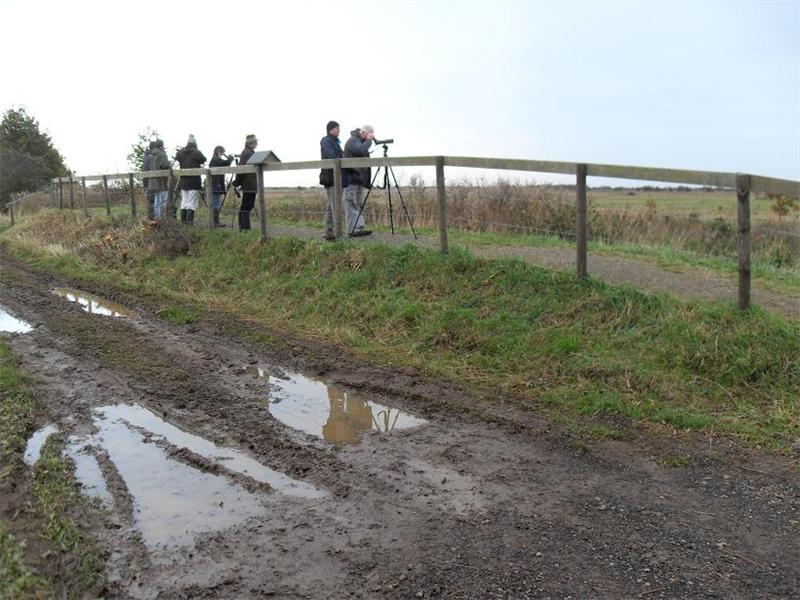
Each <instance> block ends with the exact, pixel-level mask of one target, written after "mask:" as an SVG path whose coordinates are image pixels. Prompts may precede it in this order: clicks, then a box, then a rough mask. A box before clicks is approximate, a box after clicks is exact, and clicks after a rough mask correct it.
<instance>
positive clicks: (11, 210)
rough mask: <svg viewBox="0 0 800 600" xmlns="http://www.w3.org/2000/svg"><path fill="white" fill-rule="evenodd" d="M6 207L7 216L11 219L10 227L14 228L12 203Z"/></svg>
mask: <svg viewBox="0 0 800 600" xmlns="http://www.w3.org/2000/svg"><path fill="white" fill-rule="evenodd" d="M6 206H8V216H9V217H11V226H12V227H13V226H14V223H15V221H14V203H13V202H9V203H8V204H7V205H6Z"/></svg>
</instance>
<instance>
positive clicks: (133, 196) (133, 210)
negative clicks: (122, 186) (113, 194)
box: [128, 173, 136, 217]
mask: <svg viewBox="0 0 800 600" xmlns="http://www.w3.org/2000/svg"><path fill="white" fill-rule="evenodd" d="M128 185H129V186H130V190H131V215H133V216H134V217H135V216H136V188H135V187H133V173H129V174H128Z"/></svg>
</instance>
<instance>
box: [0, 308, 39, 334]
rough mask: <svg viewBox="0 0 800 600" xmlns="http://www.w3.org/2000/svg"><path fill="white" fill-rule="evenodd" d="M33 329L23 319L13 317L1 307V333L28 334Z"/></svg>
mask: <svg viewBox="0 0 800 600" xmlns="http://www.w3.org/2000/svg"><path fill="white" fill-rule="evenodd" d="M31 329H33V327H31V326H30V325H29V324H28V323H26V322H25V321H23V320H22V319H18V318H16V317H12V316H11V315H10V314H9V313H8V311H7V310H6V309H5V308H3V307H2V306H0V331H6V332H8V333H28V332H29V331H30V330H31Z"/></svg>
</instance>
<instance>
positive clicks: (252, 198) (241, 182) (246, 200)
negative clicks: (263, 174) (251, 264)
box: [233, 134, 258, 231]
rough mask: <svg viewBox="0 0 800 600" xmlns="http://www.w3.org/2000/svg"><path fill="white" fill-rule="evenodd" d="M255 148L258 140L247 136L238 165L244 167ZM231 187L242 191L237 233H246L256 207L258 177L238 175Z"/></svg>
mask: <svg viewBox="0 0 800 600" xmlns="http://www.w3.org/2000/svg"><path fill="white" fill-rule="evenodd" d="M257 147H258V139H257V138H256V136H255V135H252V134H250V135H248V136H247V137H246V138H245V141H244V150H242V153H241V154H240V155H239V164H240V165H246V164H247V161H248V160H250V157H251V156H253V154H254V153H255V151H256V148H257ZM233 185H234V187H237V188H241V190H242V206H241V207H240V208H239V231H248V230H249V229H250V211H252V210H253V207H254V206H255V205H256V193H257V192H258V177H257V176H256V174H255V173H240V174H238V175H236V179H234V180H233Z"/></svg>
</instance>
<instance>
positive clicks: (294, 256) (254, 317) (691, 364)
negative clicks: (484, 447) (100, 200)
mask: <svg viewBox="0 0 800 600" xmlns="http://www.w3.org/2000/svg"><path fill="white" fill-rule="evenodd" d="M46 226H47V228H48V230H51V229H52V228H53V227H54V226H55V225H54V223H53V221H52V219H51V220H50V221H48V222H47V225H46ZM114 226H115V227H123V226H124V224H120V223H117V224H116V225H114ZM39 227H45V221H44V220H43V219H42V220H41V221H30V222H29V224H28V225H27V226H20V227H19V228H18V229H17V228H15V231H11V232H8V233H7V234H5V235H3V236H2V238H0V240H2V243H3V245H4V246H3V247H4V249H5V250H7V251H9V252H13V253H14V254H16V255H18V256H20V257H22V258H23V259H25V260H27V261H28V262H30V263H31V264H34V265H37V266H39V267H42V268H46V269H48V270H50V271H54V272H56V273H59V274H61V275H63V276H66V277H69V278H76V279H85V280H90V281H94V282H99V283H106V284H109V285H113V286H116V287H119V288H122V289H125V290H128V291H132V292H136V293H144V294H147V295H149V296H151V297H154V298H158V299H159V300H160V301H166V302H169V303H170V304H171V305H172V306H176V307H182V308H183V309H184V310H186V311H189V312H196V313H198V314H204V313H226V314H229V315H233V316H234V317H236V318H238V319H240V320H242V322H245V323H248V324H250V325H253V326H255V327H257V326H258V325H263V326H265V327H268V328H270V329H272V330H276V329H277V330H283V331H286V332H288V333H292V334H296V335H300V336H303V337H306V338H310V339H315V340H320V341H324V342H333V343H336V344H339V345H341V346H342V347H343V348H346V349H347V350H349V351H350V352H353V353H355V354H357V355H359V356H361V357H363V358H364V359H365V360H367V361H370V362H373V363H377V364H392V365H398V366H412V367H417V368H419V369H421V370H422V371H423V372H424V373H425V374H427V375H429V376H431V377H437V378H447V379H449V380H452V381H455V382H458V383H463V384H466V385H467V386H471V385H475V386H478V387H480V388H483V389H491V390H496V391H497V392H499V393H502V394H507V395H510V396H512V397H514V398H516V399H517V402H519V403H520V404H522V405H527V406H531V407H534V408H536V409H537V410H542V411H546V412H548V414H552V415H560V416H561V417H562V418H564V419H566V420H568V421H569V420H570V419H572V420H575V421H576V422H578V421H580V422H583V420H585V418H587V417H591V416H592V415H602V414H620V415H623V416H626V417H629V418H632V419H637V420H648V421H651V422H655V423H662V424H663V425H664V426H665V427H668V428H669V429H670V430H672V429H682V430H697V431H706V430H709V431H711V430H713V431H715V432H723V433H727V434H730V435H735V436H737V437H739V438H741V439H742V440H744V441H746V442H748V443H750V444H753V445H755V446H758V447H761V448H764V449H768V450H778V451H781V450H788V448H789V447H790V446H791V443H792V441H793V440H794V438H796V436H797V433H798V405H797V397H798V396H799V395H800V364H798V361H797V351H798V347H800V326H798V325H797V324H795V323H790V322H788V321H785V320H783V319H781V318H779V317H776V316H773V315H770V314H766V313H764V312H762V311H760V310H758V309H754V310H752V311H749V312H744V313H742V312H739V311H738V310H736V308H735V307H734V306H733V304H732V302H717V303H704V302H682V301H678V300H676V299H674V298H671V297H668V296H666V295H658V296H653V295H647V294H644V293H641V292H639V291H637V290H635V289H631V288H627V287H618V286H611V285H606V284H604V283H602V282H600V281H597V280H593V279H589V280H585V281H579V280H576V279H575V277H574V276H573V275H572V274H571V273H564V272H554V271H550V270H547V269H542V268H538V267H534V266H531V265H527V264H525V263H523V262H521V261H518V260H482V259H479V258H476V257H475V256H474V255H472V254H471V253H470V252H468V251H466V250H463V249H454V250H453V251H452V252H451V253H450V254H449V255H445V256H443V255H441V254H439V253H438V252H436V251H434V250H426V249H421V248H419V247H416V246H411V245H407V246H400V247H394V246H388V245H381V244H376V245H369V246H363V245H357V244H353V243H349V242H340V243H334V244H330V243H328V244H325V243H322V242H317V241H300V240H296V239H288V238H287V239H270V240H269V241H268V242H267V243H266V244H261V243H259V242H258V240H257V237H256V236H254V235H251V236H244V235H228V234H226V233H224V232H220V231H215V232H211V233H209V232H207V231H203V230H201V229H195V230H194V231H192V232H191V233H190V235H191V236H192V237H193V246H192V254H191V256H183V257H179V258H177V259H171V258H170V259H168V258H162V257H159V256H157V255H153V254H143V255H142V256H139V257H133V259H132V260H131V261H130V262H129V263H127V264H125V265H121V266H117V267H116V268H114V269H110V268H106V267H104V266H102V265H101V264H98V263H96V262H92V261H91V260H90V258H81V257H79V256H75V255H73V254H61V255H52V254H50V253H48V252H46V251H43V250H42V249H41V248H39V247H37V245H36V244H35V242H32V240H34V239H35V236H36V235H37V228H39ZM103 227H104V226H103V224H102V223H98V224H97V228H98V229H97V231H96V232H95V233H92V234H88V233H86V232H84V233H82V234H81V235H97V236H102V235H103V233H104V229H103ZM137 231H138V229H137ZM64 235H68V234H67V233H65V234H64ZM138 235H141V236H147V235H152V233H151V232H147V231H145V232H141V233H140V234H138ZM140 246H141V244H140ZM81 247H84V246H81Z"/></svg>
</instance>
